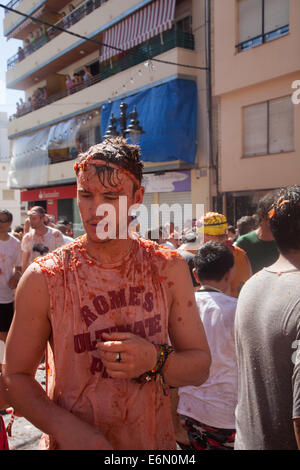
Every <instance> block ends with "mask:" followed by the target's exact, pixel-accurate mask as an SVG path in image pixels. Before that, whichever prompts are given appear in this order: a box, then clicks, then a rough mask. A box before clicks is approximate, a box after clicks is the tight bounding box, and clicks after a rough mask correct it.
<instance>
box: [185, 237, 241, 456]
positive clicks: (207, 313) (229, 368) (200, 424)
mask: <svg viewBox="0 0 300 470" xmlns="http://www.w3.org/2000/svg"><path fill="white" fill-rule="evenodd" d="M194 266H195V268H194V270H193V273H194V276H195V278H196V280H197V281H198V282H199V283H200V284H201V287H200V289H199V290H198V291H197V292H196V293H195V297H196V302H197V306H198V310H199V315H200V317H201V320H202V322H203V325H204V329H205V333H206V337H207V340H208V344H209V347H210V351H211V356H212V363H211V368H210V375H209V378H208V379H207V381H206V382H204V383H203V384H202V385H201V386H200V387H194V386H187V387H180V388H179V391H178V393H179V403H178V408H177V412H178V414H179V415H180V417H181V420H182V423H183V427H184V429H185V430H186V431H187V434H188V439H189V443H190V444H189V446H187V445H180V444H179V445H180V447H181V448H182V449H192V450H229V449H231V450H233V447H234V439H235V408H236V405H237V377H238V376H237V361H236V353H235V342H234V319H235V311H236V305H237V299H236V298H234V297H229V296H228V295H225V294H224V292H226V290H227V288H228V286H229V285H230V282H231V279H232V276H233V275H234V273H233V271H234V269H233V267H234V257H233V254H232V253H231V251H230V249H229V248H228V247H226V246H225V245H224V244H222V243H219V242H212V241H211V242H207V243H205V244H204V245H203V246H202V247H201V248H200V249H199V250H198V252H197V254H196V256H195V258H194Z"/></svg>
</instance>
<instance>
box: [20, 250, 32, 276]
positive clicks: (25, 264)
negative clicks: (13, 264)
mask: <svg viewBox="0 0 300 470" xmlns="http://www.w3.org/2000/svg"><path fill="white" fill-rule="evenodd" d="M29 259H30V252H29V251H28V252H27V251H22V273H24V272H25V271H26V269H27V267H28V265H29Z"/></svg>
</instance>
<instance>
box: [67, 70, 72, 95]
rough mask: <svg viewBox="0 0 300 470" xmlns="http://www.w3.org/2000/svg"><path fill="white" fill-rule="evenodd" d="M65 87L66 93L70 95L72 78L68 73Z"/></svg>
mask: <svg viewBox="0 0 300 470" xmlns="http://www.w3.org/2000/svg"><path fill="white" fill-rule="evenodd" d="M66 87H67V90H68V95H70V94H71V93H72V88H73V80H72V78H71V77H70V75H69V74H67V75H66Z"/></svg>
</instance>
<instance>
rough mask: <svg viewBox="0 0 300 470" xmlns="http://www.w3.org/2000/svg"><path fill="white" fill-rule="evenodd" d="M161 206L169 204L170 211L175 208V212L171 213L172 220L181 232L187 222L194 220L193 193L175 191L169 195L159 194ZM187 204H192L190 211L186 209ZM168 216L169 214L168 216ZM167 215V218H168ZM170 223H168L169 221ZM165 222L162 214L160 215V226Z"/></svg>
mask: <svg viewBox="0 0 300 470" xmlns="http://www.w3.org/2000/svg"><path fill="white" fill-rule="evenodd" d="M158 201H159V205H161V204H168V206H169V207H170V209H171V208H172V206H173V209H175V212H170V220H171V221H172V222H174V223H175V226H177V227H178V230H179V231H181V230H182V229H183V227H184V224H185V222H187V220H190V222H191V220H192V217H193V215H192V193H191V191H173V192H169V193H159V195H158ZM185 204H190V210H189V209H187V208H186V211H185V207H184V205H185ZM166 215H167V214H166ZM166 215H165V216H166ZM167 222H168V221H167ZM163 223H164V221H163V218H162V213H161V214H160V225H163Z"/></svg>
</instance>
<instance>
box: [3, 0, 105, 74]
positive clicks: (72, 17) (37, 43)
mask: <svg viewBox="0 0 300 470" xmlns="http://www.w3.org/2000/svg"><path fill="white" fill-rule="evenodd" d="M14 1H17V0H14ZM107 1H108V0H87V1H86V2H85V3H83V4H82V5H80V6H79V7H77V8H76V9H75V10H73V11H72V12H71V13H69V14H68V15H67V16H64V17H63V18H62V19H61V20H59V21H58V22H57V23H55V24H54V25H53V27H50V28H48V29H46V28H45V30H44V33H43V34H42V35H41V36H40V37H39V38H36V39H34V41H33V42H31V43H29V44H28V45H26V46H24V47H23V48H20V49H19V51H18V52H17V53H16V54H15V55H13V56H12V57H10V58H9V59H8V60H7V70H10V69H11V68H12V67H14V66H15V65H16V64H17V63H19V62H21V61H22V60H23V59H25V57H27V56H29V55H31V54H32V53H33V52H35V51H37V50H38V49H40V48H41V47H42V46H43V45H44V44H46V43H48V42H49V41H52V39H54V38H56V37H57V36H58V35H59V34H61V33H62V32H63V31H60V30H59V29H56V28H55V26H57V27H59V28H63V29H68V28H70V27H71V26H73V25H74V24H76V23H78V21H80V20H81V19H82V18H84V17H85V16H87V15H89V14H90V13H92V12H93V11H94V10H96V9H97V8H99V7H100V6H101V5H103V3H106V2H107Z"/></svg>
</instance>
